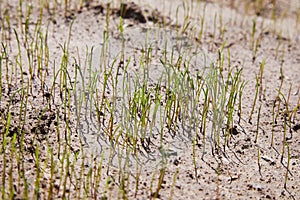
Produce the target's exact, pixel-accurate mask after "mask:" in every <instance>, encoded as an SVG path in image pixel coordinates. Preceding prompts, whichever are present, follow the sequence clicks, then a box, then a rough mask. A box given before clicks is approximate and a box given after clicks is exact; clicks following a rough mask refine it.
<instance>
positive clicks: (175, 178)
mask: <svg viewBox="0 0 300 200" xmlns="http://www.w3.org/2000/svg"><path fill="white" fill-rule="evenodd" d="M178 174H179V169H176V171H175V173H174V176H173V181H172V186H171V192H170V198H169V199H170V200H172V199H173V195H174V188H175V183H176V180H177V176H178Z"/></svg>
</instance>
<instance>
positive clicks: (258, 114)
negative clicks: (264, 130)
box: [254, 104, 262, 143]
mask: <svg viewBox="0 0 300 200" xmlns="http://www.w3.org/2000/svg"><path fill="white" fill-rule="evenodd" d="M261 106H262V104H260V106H259V109H258V113H257V124H256V134H255V140H254V143H257V137H258V131H259V120H260V111H261Z"/></svg>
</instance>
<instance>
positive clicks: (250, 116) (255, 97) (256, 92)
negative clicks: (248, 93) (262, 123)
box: [248, 75, 259, 124]
mask: <svg viewBox="0 0 300 200" xmlns="http://www.w3.org/2000/svg"><path fill="white" fill-rule="evenodd" d="M255 79H256V84H255V96H254V99H253V105H252V108H251V111H250V115H249V120H248V123H249V124H252V122H251V121H252V115H253V112H254V108H255V105H256V100H257V96H258V86H259V83H258V77H257V75H256V76H255Z"/></svg>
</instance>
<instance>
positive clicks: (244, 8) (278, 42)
mask: <svg viewBox="0 0 300 200" xmlns="http://www.w3.org/2000/svg"><path fill="white" fill-rule="evenodd" d="M133 2H134V3H127V4H126V5H127V9H128V12H127V14H125V15H124V21H123V23H124V41H125V48H124V59H123V62H120V60H121V61H122V54H120V52H121V49H122V34H121V33H120V31H119V29H118V25H119V23H120V21H119V15H120V9H119V8H120V7H119V3H117V2H113V3H112V4H111V5H110V12H109V27H108V32H109V36H110V37H109V40H108V42H107V43H106V42H105V41H104V40H103V38H104V35H103V34H104V31H105V30H106V15H107V12H108V7H107V4H106V3H102V4H99V3H95V2H91V3H90V4H88V5H85V6H83V7H82V8H81V9H78V8H76V10H75V7H74V8H73V10H72V9H71V10H72V11H71V12H68V13H65V14H64V12H63V10H62V8H58V11H57V13H56V14H55V15H53V14H52V15H51V14H50V13H47V12H46V11H45V12H44V16H43V18H44V21H43V25H42V27H43V31H45V30H46V29H48V38H47V43H48V47H49V54H50V57H49V64H48V66H47V67H46V66H45V68H46V69H44V71H43V73H45V74H46V73H47V74H49V76H52V77H53V76H54V75H53V70H54V69H52V68H54V67H55V66H56V69H58V68H59V66H60V63H61V62H62V59H63V57H62V55H63V51H62V46H63V45H64V43H65V42H66V41H68V37H69V33H70V40H69V43H65V44H67V45H68V48H69V52H68V55H69V58H70V59H69V60H68V63H69V66H70V67H69V70H70V75H71V79H72V80H73V79H74V76H75V64H76V63H77V64H78V66H88V65H87V64H86V63H88V58H89V56H92V61H91V63H90V69H88V68H86V69H84V70H83V79H81V80H80V81H78V87H77V90H78V92H81V91H83V90H85V89H84V86H86V87H87V86H88V85H89V84H90V83H89V82H88V80H90V76H91V75H93V74H97V78H98V80H99V81H98V82H97V84H96V85H95V87H97V88H102V85H103V77H104V75H105V72H104V68H103V67H101V66H102V65H103V63H106V64H107V66H109V67H108V69H109V68H110V67H114V66H121V70H124V69H125V67H126V69H127V71H126V73H127V79H126V81H128V85H131V87H130V88H129V91H133V89H134V83H135V81H136V80H137V79H138V80H139V81H141V80H142V79H141V77H139V75H141V74H142V72H143V70H142V66H141V61H144V58H143V56H145V50H146V49H147V47H149V46H151V48H152V52H151V59H150V60H149V61H147V62H148V63H147V66H149V69H150V70H149V72H148V73H149V81H148V83H147V84H148V86H149V88H151V87H152V88H154V86H155V85H156V84H157V82H158V81H159V77H160V75H161V74H163V73H164V72H165V69H164V68H163V67H162V64H161V61H160V59H162V58H163V56H164V54H165V55H166V56H167V57H168V58H171V55H172V53H173V57H174V60H177V59H178V57H179V55H180V56H182V57H183V58H186V59H189V58H190V57H191V55H193V56H192V58H191V60H190V66H191V67H190V71H191V74H193V75H195V76H196V74H197V73H198V72H201V71H204V70H205V69H206V68H208V67H209V66H210V64H211V63H212V62H216V60H217V59H218V57H219V54H218V50H219V49H221V48H222V45H223V44H224V50H223V51H224V57H225V66H227V65H228V52H229V51H230V55H231V57H230V64H231V66H237V67H240V68H243V72H242V79H243V80H245V81H247V85H246V86H245V89H244V92H243V104H242V108H243V116H242V120H241V121H240V122H238V116H235V118H234V122H235V125H236V127H235V131H236V132H235V133H234V135H233V136H232V137H231V139H230V141H229V144H228V149H227V151H226V152H221V153H218V154H216V152H214V151H213V150H212V148H211V143H210V142H209V141H207V142H204V143H203V142H202V141H201V140H202V139H203V138H200V141H201V142H199V143H198V144H197V145H196V150H193V138H194V136H195V132H196V129H197V128H198V126H196V128H195V127H192V125H191V126H189V125H183V124H181V123H179V124H178V126H177V127H173V129H172V131H170V130H167V128H166V127H165V126H164V125H162V126H161V124H162V123H163V122H162V121H161V120H160V119H156V121H157V123H156V127H155V128H154V129H153V130H152V132H151V134H152V135H151V136H152V137H151V143H149V146H148V148H144V147H143V145H142V144H138V146H139V152H138V154H136V153H133V152H128V151H126V149H122V148H121V146H120V145H118V143H117V142H118V140H116V141H114V142H111V141H110V140H109V137H108V136H107V135H106V134H105V131H107V128H108V123H109V122H108V119H107V118H106V117H107V116H103V117H102V118H103V124H104V125H103V126H102V127H99V126H97V125H96V123H95V121H97V116H96V115H95V112H96V111H95V109H94V108H91V107H89V103H90V102H92V100H91V99H89V97H87V99H89V100H88V101H87V104H86V105H85V104H84V103H82V104H81V106H80V107H82V109H81V110H78V104H79V103H78V101H74V99H72V100H71V102H72V105H71V106H70V108H71V109H70V112H69V116H68V119H69V121H66V115H64V113H60V112H58V111H59V110H60V109H61V105H62V102H63V99H62V98H61V97H60V95H61V94H59V92H58V89H54V92H53V90H51V89H52V88H51V85H52V81H53V79H50V78H49V79H47V80H46V86H43V85H41V83H40V81H39V77H38V76H37V77H36V79H35V80H33V82H32V84H33V87H32V88H33V90H32V91H31V92H30V96H29V99H28V102H30V103H29V104H28V105H29V106H28V107H27V108H26V109H27V113H26V117H25V114H24V113H20V112H19V110H20V107H21V106H22V105H23V104H22V103H23V102H24V101H25V100H24V99H22V95H20V94H19V93H16V95H15V96H13V93H14V91H16V90H17V89H18V88H21V87H23V84H22V82H20V81H18V80H20V79H21V76H24V77H29V73H28V72H26V67H24V70H23V71H24V72H23V73H20V72H16V73H15V74H14V76H15V77H16V80H15V81H13V83H14V84H13V85H11V86H9V85H6V86H3V88H2V98H1V105H0V106H1V108H0V109H1V113H3V115H1V120H2V121H3V122H1V124H0V128H1V130H2V132H4V131H5V125H6V122H5V121H6V119H7V115H8V113H7V108H8V106H11V105H8V102H9V99H13V100H14V101H13V106H12V108H11V116H12V120H11V125H10V130H9V133H10V134H8V137H9V138H11V137H12V136H13V133H14V132H16V131H17V129H18V127H19V124H18V122H19V117H20V116H21V117H22V118H23V117H24V118H25V120H26V123H25V124H24V125H23V127H22V130H23V131H24V132H25V138H24V141H18V142H23V143H24V157H23V158H22V159H24V160H25V166H24V168H25V170H26V177H27V179H28V180H29V182H30V183H31V184H30V186H29V193H30V195H33V193H34V180H35V178H36V172H37V170H36V167H35V166H36V161H35V157H36V154H35V153H36V149H39V154H40V160H41V161H42V162H43V161H45V160H47V159H50V158H49V156H48V155H49V154H48V150H49V148H48V146H49V145H50V146H52V147H53V155H54V156H55V158H57V159H58V160H60V159H61V156H62V153H61V152H63V149H61V148H62V147H60V146H59V144H60V143H61V141H60V139H61V138H64V135H66V137H68V136H67V135H68V134H70V137H71V142H70V146H71V150H72V153H71V160H75V158H74V154H73V153H76V152H77V153H79V158H78V159H77V160H76V161H74V162H75V164H74V169H73V170H74V171H75V172H72V173H74V174H77V173H76V170H78V174H79V171H80V170H79V169H80V168H81V167H82V165H84V168H85V172H84V175H85V177H89V175H88V173H89V169H98V167H99V166H100V167H101V168H102V171H101V172H100V174H101V178H100V186H99V187H98V188H97V190H95V191H93V192H91V193H88V194H84V192H83V191H84V189H82V191H81V192H80V194H81V195H82V196H80V197H79V196H76V195H77V193H76V191H77V190H79V189H78V188H81V187H84V186H86V185H85V184H86V182H88V178H84V179H82V180H80V181H82V185H81V186H78V185H77V182H76V184H74V183H70V182H72V181H70V180H71V178H70V179H69V180H67V181H68V190H67V193H68V195H67V196H64V194H62V190H63V188H62V187H63V186H62V184H61V180H63V177H62V176H61V174H59V173H58V172H56V178H55V184H54V185H55V198H57V199H59V198H62V197H66V198H68V199H78V198H83V196H85V197H86V198H88V199H92V198H95V199H101V198H103V199H106V198H108V199H117V198H122V194H120V187H121V185H122V181H121V178H120V177H119V173H120V170H123V171H124V172H126V173H128V176H127V177H126V178H127V179H126V180H125V182H126V191H127V193H126V195H127V196H128V198H129V199H150V198H154V196H155V195H154V193H155V191H156V187H157V186H156V185H157V184H158V180H159V179H160V178H161V177H159V173H160V172H161V170H165V176H164V177H163V184H162V188H161V190H160V192H159V194H158V195H157V196H156V197H155V198H157V199H169V198H170V197H172V198H173V199H300V186H299V184H298V182H299V181H300V173H299V171H300V136H299V131H300V130H299V124H300V121H299V95H300V93H299V88H300V77H299V74H300V24H299V22H300V19H299V18H300V17H299V13H300V11H299V9H300V3H299V1H298V0H289V1H277V4H276V9H273V7H272V4H271V1H262V3H263V8H264V9H263V10H258V9H257V7H256V5H255V4H254V3H251V2H252V1H229V2H228V1H225V2H220V1H213V0H211V1H201V3H199V2H197V1H179V0H172V1H171V0H166V1H150V0H146V1H138V0H135V1H133ZM241 2H242V3H241ZM2 4H3V3H2ZM9 4H10V7H11V9H12V10H14V9H15V8H16V7H17V4H16V3H15V2H14V1H10V2H9ZM77 6H78V5H77ZM60 10H61V12H59V11H60ZM274 10H275V11H276V12H275V13H273V11H274ZM187 12H188V13H187ZM187 14H188V15H189V16H190V17H189V18H188V21H190V25H189V26H188V28H187V29H186V30H184V29H183V28H182V27H183V26H184V25H185V24H186V22H185V21H184V19H185V16H186V15H187ZM297 14H298V21H297ZM65 15H67V16H65ZM38 16H39V11H38V9H37V8H35V7H33V11H32V16H31V20H32V21H33V24H34V22H35V19H36V18H38ZM220 16H222V18H220ZM274 16H275V17H276V19H277V20H276V23H274ZM283 16H284V17H283ZM272 18H273V19H272ZM202 19H205V20H204V24H203V27H204V29H203V30H204V31H203V35H202V38H199V30H200V28H201V20H202ZM253 20H256V23H257V24H256V27H257V32H256V34H255V38H258V37H259V36H261V41H260V44H259V46H258V50H257V54H256V55H255V56H253V50H252V48H251V41H252V39H251V33H252V27H253ZM297 23H298V24H297ZM12 24H13V26H14V27H15V28H16V31H17V33H18V34H19V35H20V37H21V38H22V32H21V30H20V29H19V27H18V22H13V23H12ZM214 24H215V25H214ZM274 24H275V25H274ZM182 25H183V26H182ZM70 27H71V28H70ZM29 30H31V31H33V30H34V25H30V26H29ZM178 30H179V31H178ZM3 32H4V31H3ZM178 32H179V33H180V35H178ZM22 39H23V38H22ZM8 41H9V44H8V47H7V51H8V52H9V55H11V58H10V59H11V60H13V59H12V58H15V57H18V55H17V52H16V49H18V46H17V43H16V40H15V36H14V35H13V34H12V35H11V38H9V39H8ZM225 42H226V43H225ZM60 45H62V46H60ZM105 46H106V47H107V52H106V54H105V55H101V52H102V50H103V48H104V47H105ZM22 48H23V47H22ZM2 51H3V48H2ZM23 53H24V55H23V54H22V57H20V58H21V59H22V58H23V59H24V60H23V62H24V63H26V62H27V60H26V59H25V58H26V51H23ZM71 58H74V59H71ZM104 58H105V60H103V59H104ZM115 58H117V59H115ZM116 60H117V63H115V61H116ZM264 61H265V68H264V73H263V78H262V89H263V90H262V91H263V92H262V95H261V99H259V100H258V102H257V103H256V106H255V110H254V114H253V117H252V120H251V123H249V114H250V111H251V108H252V105H253V99H254V95H255V84H256V82H255V80H256V79H255V78H256V75H257V76H259V69H260V65H261V63H262V62H264ZM12 63H13V62H12ZM144 63H146V62H144ZM126 64H128V65H126ZM11 65H13V64H11ZM3 66H4V61H3ZM118 69H119V68H118ZM2 70H3V69H2ZM116 70H117V68H116V67H114V68H113V73H116ZM12 71H13V70H12ZM91 71H92V72H93V73H92V74H91V73H89V72H91ZM224 71H225V72H228V68H225V69H224ZM5 73H6V72H4V70H3V72H2V79H3V80H4V79H5ZM9 73H14V72H9ZM122 73H123V71H122ZM119 78H120V82H122V81H123V79H125V77H122V76H119ZM282 79H284V82H283V85H282V93H283V94H284V95H285V96H288V95H289V91H290V95H289V108H290V109H294V108H295V109H296V112H295V113H296V115H295V116H294V120H293V122H292V123H291V126H290V127H287V140H286V142H287V143H288V146H289V148H290V160H289V162H290V166H289V171H288V181H287V185H286V187H284V183H285V176H286V173H287V169H286V166H287V162H288V159H287V158H288V155H287V152H285V153H284V156H283V157H282V154H281V152H282V148H283V142H282V141H283V132H284V128H283V124H284V121H283V116H284V112H285V111H286V110H285V108H286V107H284V105H282V104H281V105H279V107H280V113H279V117H278V119H277V124H276V126H275V128H274V141H275V142H274V145H273V147H271V133H272V131H271V130H272V108H273V104H274V101H275V100H276V98H277V94H278V92H277V89H278V88H279V87H280V84H281V81H282ZM75 81H76V80H75ZM55 85H56V86H55V88H58V87H59V83H57V84H55ZM112 87H113V86H112V83H109V84H108V89H107V93H106V98H107V99H109V98H117V101H116V102H117V103H116V108H117V110H119V112H117V113H116V114H115V117H116V121H115V123H116V124H118V123H121V122H122V119H123V118H122V115H123V114H124V113H123V112H122V105H123V104H124V103H127V102H124V99H122V96H118V95H120V94H122V86H121V85H118V86H117V88H116V91H117V95H116V96H114V97H113V96H112V94H111V93H110V92H111V91H112V89H113V88H112ZM290 88H291V90H290ZM100 90H101V89H100ZM162 90H163V88H162ZM41 91H43V92H41ZM85 92H86V91H85ZM51 95H52V96H53V97H54V98H50V96H51ZM52 96H51V97H52ZM87 96H89V95H87ZM50 99H51V100H50ZM52 99H53V101H52ZM276 103H277V104H276V105H278V102H276ZM48 105H51V108H50V109H49V107H48ZM260 105H261V116H260V119H259V120H260V126H259V132H258V135H259V137H258V140H257V141H255V135H256V130H257V123H256V122H257V116H258V110H259V106H260ZM297 106H298V108H297ZM58 122H59V123H60V126H59V127H61V129H60V131H58V129H57V128H56V127H57V126H56V124H57V123H58ZM66 124H67V125H68V127H69V129H66V128H65V127H66ZM116 124H115V127H117V125H116ZM161 127H163V133H164V134H163V139H162V140H161V139H160V138H159V131H160V130H159V129H160V128H161ZM207 127H208V128H207V130H206V131H207V132H208V133H210V132H211V131H212V130H211V128H210V127H211V124H210V123H209V124H208V126H207ZM116 129H117V128H116ZM33 132H34V133H36V134H34V136H33V134H31V133H33ZM33 137H34V138H35V137H36V138H35V139H34V142H32V141H33V139H32V138H33ZM120 140H121V139H120ZM1 144H2V145H3V134H1ZM203 144H206V146H205V147H204V145H203ZM9 146H10V144H9ZM258 152H259V154H260V159H258ZM3 154H5V152H4V153H3V152H2V155H1V158H0V164H1V167H0V173H1V179H2V177H5V178H6V179H7V180H9V171H6V172H5V171H3V165H4V164H5V162H6V165H7V166H8V167H10V164H9V163H10V162H9V161H11V160H13V158H11V157H9V158H7V160H6V161H4V159H3V158H4V156H3ZM7 154H8V153H7ZM84 156H85V157H86V159H85V160H84V161H83V162H82V157H84ZM100 160H102V161H101V162H102V164H101V165H100ZM127 162H128V163H127ZM11 163H12V162H11ZM13 166H15V167H16V166H17V164H16V163H14V164H13ZM57 166H59V161H58V162H57ZM162 166H166V168H162ZM58 168H59V167H58ZM12 171H13V172H14V173H15V174H17V171H18V170H17V169H13V170H12ZM71 171H72V170H71ZM95 171H96V170H95ZM50 173H51V172H50V168H49V166H45V167H44V168H43V172H42V174H43V175H42V178H41V183H42V184H41V185H42V187H41V191H40V193H41V194H40V195H41V196H40V198H42V199H44V198H46V197H47V195H46V193H47V191H48V189H49V185H50V183H49V180H50ZM4 174H5V175H4ZM16 179H17V178H15V181H17V180H16ZM75 179H76V178H75ZM174 179H175V180H174ZM30 180H31V181H30ZM137 182H138V183H139V184H138V190H136V185H137V184H136V183H137ZM7 184H8V183H6V185H5V187H6V188H8V187H9V186H8V185H7ZM1 186H2V187H4V186H3V185H2V184H1ZM14 188H15V192H16V196H15V197H14V198H15V199H18V197H21V196H22V195H23V194H24V185H18V184H16V185H15V187H14ZM5 190H6V189H5ZM7 192H9V191H7ZM75 194H76V195H75Z"/></svg>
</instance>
